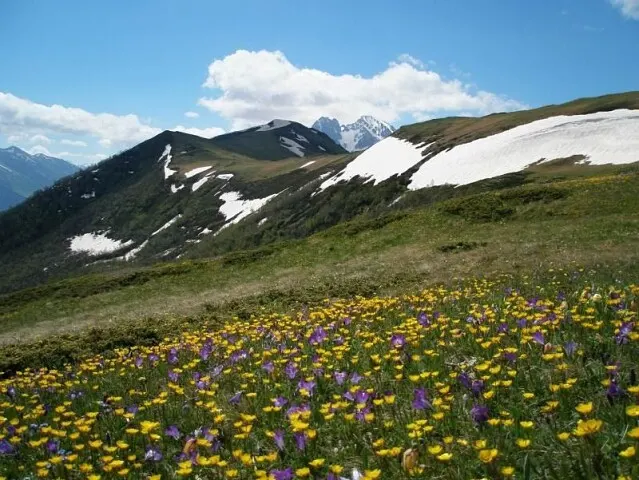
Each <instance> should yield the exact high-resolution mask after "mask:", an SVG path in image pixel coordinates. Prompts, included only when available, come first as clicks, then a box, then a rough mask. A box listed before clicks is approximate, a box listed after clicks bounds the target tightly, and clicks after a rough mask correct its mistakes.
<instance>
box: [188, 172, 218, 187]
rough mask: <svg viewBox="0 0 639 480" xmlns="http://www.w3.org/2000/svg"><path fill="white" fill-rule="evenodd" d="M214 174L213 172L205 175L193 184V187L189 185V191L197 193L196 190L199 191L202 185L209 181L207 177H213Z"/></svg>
mask: <svg viewBox="0 0 639 480" xmlns="http://www.w3.org/2000/svg"><path fill="white" fill-rule="evenodd" d="M214 173H215V172H210V173H207V174H206V176H205V177H203V178H200V179H199V180H198V181H197V182H195V183H194V184H193V185H191V191H192V192H195V191H197V190H198V189H199V188H200V187H201V186H202V185H204V184H205V183H206V182H207V180H208V179H209V177H210V176H211V175H213V174H214Z"/></svg>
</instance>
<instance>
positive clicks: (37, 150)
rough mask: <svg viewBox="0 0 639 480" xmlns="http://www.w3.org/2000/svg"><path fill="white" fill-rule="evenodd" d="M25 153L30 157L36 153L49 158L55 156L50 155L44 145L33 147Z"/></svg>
mask: <svg viewBox="0 0 639 480" xmlns="http://www.w3.org/2000/svg"><path fill="white" fill-rule="evenodd" d="M25 151H26V152H27V153H28V154H30V155H37V154H38V153H42V154H43V155H47V156H49V157H55V155H54V154H53V153H51V152H50V151H49V149H48V148H47V147H45V146H44V145H35V146H33V147H31V148H28V149H25Z"/></svg>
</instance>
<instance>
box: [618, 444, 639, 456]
mask: <svg viewBox="0 0 639 480" xmlns="http://www.w3.org/2000/svg"><path fill="white" fill-rule="evenodd" d="M636 453H637V451H636V450H635V447H632V446H630V447H628V448H626V449H625V450H622V451H621V452H619V455H621V456H622V457H624V458H630V457H634V456H635V454H636Z"/></svg>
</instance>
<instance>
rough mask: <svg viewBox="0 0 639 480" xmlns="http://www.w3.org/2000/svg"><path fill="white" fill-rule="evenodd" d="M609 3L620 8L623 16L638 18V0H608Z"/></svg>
mask: <svg viewBox="0 0 639 480" xmlns="http://www.w3.org/2000/svg"><path fill="white" fill-rule="evenodd" d="M610 3H611V4H612V5H613V6H614V7H617V8H618V9H620V10H621V13H622V15H623V16H624V17H628V18H632V19H635V20H639V0H610Z"/></svg>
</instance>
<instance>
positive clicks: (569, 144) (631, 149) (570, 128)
mask: <svg viewBox="0 0 639 480" xmlns="http://www.w3.org/2000/svg"><path fill="white" fill-rule="evenodd" d="M384 142H386V140H384V141H383V142H381V143H384ZM381 143H380V144H381ZM371 150H372V149H371ZM364 155H365V153H364ZM573 155H584V156H585V157H586V160H585V162H583V163H589V164H591V165H603V164H607V163H611V164H616V165H619V164H625V163H633V162H637V161H639V111H637V110H614V111H611V112H597V113H591V114H587V115H570V116H565V115H562V116H557V117H550V118H546V119H543V120H537V121H535V122H531V123H528V124H526V125H521V126H519V127H515V128H512V129H510V130H506V131H505V132H502V133H498V134H496V135H491V136H490V137H486V138H481V139H479V140H474V141H472V142H470V143H466V144H463V145H458V146H456V147H454V148H453V149H451V150H448V151H447V152H441V153H439V154H437V155H435V156H433V157H432V158H430V159H429V160H428V161H426V162H425V163H424V164H423V165H422V166H421V167H420V168H419V170H418V171H417V172H415V174H414V175H413V176H412V177H411V183H410V184H409V186H408V188H409V189H410V190H417V189H420V188H425V187H430V186H434V185H445V184H452V185H466V184H469V183H473V182H477V181H479V180H483V179H486V178H492V177H497V176H500V175H505V174H507V173H512V172H518V171H520V170H524V169H525V168H526V167H528V166H529V165H531V164H533V163H536V162H538V161H540V160H542V159H543V160H545V161H550V160H554V159H557V158H566V157H571V156H573ZM389 156H391V155H389ZM398 157H399V152H397V153H395V154H394V155H392V158H393V161H394V159H395V158H398ZM358 158H361V157H358ZM356 161H357V159H356V160H355V161H354V162H353V163H355V162H356ZM349 166H350V165H349Z"/></svg>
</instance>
